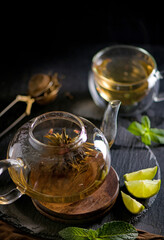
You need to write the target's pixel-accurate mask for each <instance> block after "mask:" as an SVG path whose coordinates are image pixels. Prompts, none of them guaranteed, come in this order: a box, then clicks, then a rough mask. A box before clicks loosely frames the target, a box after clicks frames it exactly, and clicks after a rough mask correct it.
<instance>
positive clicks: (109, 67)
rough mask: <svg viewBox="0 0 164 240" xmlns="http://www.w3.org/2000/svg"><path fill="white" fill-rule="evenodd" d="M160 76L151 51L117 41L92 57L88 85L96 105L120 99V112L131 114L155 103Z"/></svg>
mask: <svg viewBox="0 0 164 240" xmlns="http://www.w3.org/2000/svg"><path fill="white" fill-rule="evenodd" d="M160 78H161V74H160V72H159V71H158V70H157V64H156V61H155V59H154V58H153V56H152V55H151V54H150V53H148V52H147V51H146V50H144V49H142V48H138V47H133V46H126V45H116V46H111V47H107V48H105V49H103V50H101V51H99V52H98V53H97V54H96V55H95V56H94V57H93V60H92V74H91V75H90V78H89V89H90V92H91V95H92V97H93V99H94V101H95V102H96V104H97V105H103V104H104V106H105V102H109V101H112V100H115V99H119V100H120V101H121V103H122V104H121V109H120V112H121V113H122V114H124V115H132V114H136V113H139V112H141V111H144V110H146V109H147V108H148V107H149V106H150V105H151V104H152V102H153V100H154V97H155V96H157V94H158V89H159V81H158V80H159V79H160ZM103 100H104V103H103ZM101 102H102V104H101Z"/></svg>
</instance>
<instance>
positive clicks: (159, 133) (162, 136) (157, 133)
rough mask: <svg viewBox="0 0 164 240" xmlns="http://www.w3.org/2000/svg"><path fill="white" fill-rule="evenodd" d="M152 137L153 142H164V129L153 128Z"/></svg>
mask: <svg viewBox="0 0 164 240" xmlns="http://www.w3.org/2000/svg"><path fill="white" fill-rule="evenodd" d="M150 137H151V140H152V141H153V142H155V143H160V144H164V129H157V128H151V129H150Z"/></svg>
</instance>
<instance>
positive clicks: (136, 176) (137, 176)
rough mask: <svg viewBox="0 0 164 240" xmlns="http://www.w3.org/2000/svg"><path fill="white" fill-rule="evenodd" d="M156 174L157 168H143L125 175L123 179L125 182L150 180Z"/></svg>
mask: <svg viewBox="0 0 164 240" xmlns="http://www.w3.org/2000/svg"><path fill="white" fill-rule="evenodd" d="M156 172H157V166H155V167H152V168H145V169H142V170H139V171H136V172H131V173H126V174H125V175H124V179H125V180H126V181H134V180H145V179H148V180H152V179H153V178H154V177H155V175H156Z"/></svg>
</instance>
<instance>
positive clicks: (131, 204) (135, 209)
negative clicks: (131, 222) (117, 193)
mask: <svg viewBox="0 0 164 240" xmlns="http://www.w3.org/2000/svg"><path fill="white" fill-rule="evenodd" d="M121 196H122V200H123V203H124V205H125V207H126V208H127V209H128V210H129V211H130V212H131V213H133V214H137V213H140V212H142V211H143V210H144V208H145V207H144V205H142V204H141V203H140V202H138V201H137V200H135V199H134V198H132V197H130V196H129V195H127V194H125V193H124V192H122V191H121Z"/></svg>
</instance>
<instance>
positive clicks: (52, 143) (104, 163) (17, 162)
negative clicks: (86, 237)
mask: <svg viewBox="0 0 164 240" xmlns="http://www.w3.org/2000/svg"><path fill="white" fill-rule="evenodd" d="M119 106H120V101H118V100H114V101H112V102H110V103H109V105H108V107H107V109H106V111H105V113H104V117H103V121H102V125H101V128H100V129H101V130H100V129H98V128H97V127H96V126H95V125H94V124H92V123H91V122H90V121H88V120H86V119H84V118H82V117H77V116H75V115H73V114H71V113H68V112H62V111H54V112H48V113H45V114H42V115H40V116H38V117H36V118H34V119H32V120H30V121H29V122H27V123H25V124H24V125H23V126H22V127H21V128H20V129H19V130H18V131H17V133H16V134H15V136H14V138H13V139H12V141H11V142H10V144H9V147H8V152H7V159H5V160H1V161H0V173H1V174H2V173H3V172H4V171H5V170H6V169H8V171H9V174H10V177H11V179H12V180H13V182H14V183H15V185H16V187H15V188H13V189H12V190H10V191H8V193H5V194H3V195H0V204H9V203H12V202H14V201H15V200H17V199H18V198H19V197H21V196H22V195H23V194H27V195H28V196H30V197H31V198H32V199H36V200H38V201H42V202H51V203H72V202H76V201H79V200H81V199H84V198H85V197H87V196H88V195H90V194H92V193H93V192H94V191H95V190H96V189H98V188H99V187H100V186H101V184H102V183H103V182H104V180H105V178H106V176H107V175H108V173H109V169H110V166H111V156H110V147H111V145H112V143H113V142H114V139H115V136H116V132H117V114H118V110H119ZM103 132H104V134H103Z"/></svg>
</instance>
